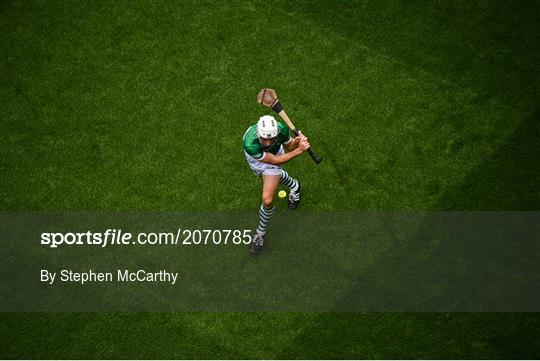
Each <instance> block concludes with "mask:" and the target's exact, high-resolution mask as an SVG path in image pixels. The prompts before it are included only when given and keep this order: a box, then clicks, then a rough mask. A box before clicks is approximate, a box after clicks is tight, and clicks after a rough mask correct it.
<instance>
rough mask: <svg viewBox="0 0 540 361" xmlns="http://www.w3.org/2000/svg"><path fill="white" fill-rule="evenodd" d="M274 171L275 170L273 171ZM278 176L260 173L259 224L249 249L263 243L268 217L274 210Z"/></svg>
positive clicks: (254, 249) (255, 250) (257, 247)
mask: <svg viewBox="0 0 540 361" xmlns="http://www.w3.org/2000/svg"><path fill="white" fill-rule="evenodd" d="M274 173H275V172H274ZM279 180H280V176H279V175H277V174H264V173H263V174H262V181H263V187H262V203H261V206H260V207H259V226H258V227H257V233H256V235H255V238H254V241H253V242H252V244H251V247H250V250H251V251H252V252H257V251H258V250H259V249H260V248H261V247H262V246H263V243H264V235H265V234H266V228H267V227H268V223H269V222H270V219H271V218H272V216H273V215H274V213H275V212H276V206H275V205H274V195H275V194H276V190H277V187H278V185H279Z"/></svg>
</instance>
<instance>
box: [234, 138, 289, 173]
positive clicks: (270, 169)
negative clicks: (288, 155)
mask: <svg viewBox="0 0 540 361" xmlns="http://www.w3.org/2000/svg"><path fill="white" fill-rule="evenodd" d="M283 153H285V150H283V145H282V146H281V147H280V148H279V150H278V152H277V153H276V155H280V154H283ZM244 154H245V155H246V160H247V162H248V165H249V167H250V168H251V170H252V171H253V173H254V174H255V175H256V176H261V175H263V174H264V175H281V169H282V167H281V165H276V164H269V163H264V162H261V161H259V160H257V159H255V158H253V157H252V156H251V155H249V154H247V152H246V151H244Z"/></svg>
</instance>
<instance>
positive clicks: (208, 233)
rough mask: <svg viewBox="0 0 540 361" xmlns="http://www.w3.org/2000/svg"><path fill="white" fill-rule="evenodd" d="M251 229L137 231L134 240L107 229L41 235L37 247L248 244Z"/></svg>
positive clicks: (122, 232) (118, 231)
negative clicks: (103, 230)
mask: <svg viewBox="0 0 540 361" xmlns="http://www.w3.org/2000/svg"><path fill="white" fill-rule="evenodd" d="M251 241H252V236H251V230H249V229H244V230H239V229H234V230H233V229H214V230H212V229H202V230H199V229H195V230H191V229H181V228H178V230H177V231H176V232H149V233H146V232H139V233H137V234H136V236H135V237H134V236H133V234H132V233H131V232H124V231H122V230H121V229H107V230H106V231H105V232H92V231H87V232H67V233H62V232H45V233H41V239H40V244H41V245H44V246H48V247H50V248H58V247H59V246H83V245H87V246H98V247H102V248H103V247H107V246H109V245H118V246H127V245H151V246H157V245H160V246H161V245H164V246H166V245H184V246H189V245H227V244H234V245H241V244H250V243H251Z"/></svg>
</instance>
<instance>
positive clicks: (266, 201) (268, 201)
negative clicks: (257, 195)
mask: <svg viewBox="0 0 540 361" xmlns="http://www.w3.org/2000/svg"><path fill="white" fill-rule="evenodd" d="M273 202H274V197H272V195H268V194H265V195H263V198H262V203H263V206H264V207H265V208H270V207H272V203H273Z"/></svg>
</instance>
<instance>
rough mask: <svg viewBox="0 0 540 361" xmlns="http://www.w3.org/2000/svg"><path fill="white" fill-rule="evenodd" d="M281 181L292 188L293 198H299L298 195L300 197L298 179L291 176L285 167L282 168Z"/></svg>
mask: <svg viewBox="0 0 540 361" xmlns="http://www.w3.org/2000/svg"><path fill="white" fill-rule="evenodd" d="M279 183H280V184H283V185H284V186H285V187H289V188H290V190H291V194H290V196H291V198H292V199H293V200H295V201H296V200H298V197H299V194H298V193H297V191H298V181H297V180H296V179H294V178H293V177H291V176H290V175H289V173H287V172H286V171H284V170H283V169H282V170H281V176H280V178H279Z"/></svg>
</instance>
